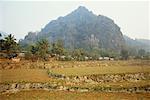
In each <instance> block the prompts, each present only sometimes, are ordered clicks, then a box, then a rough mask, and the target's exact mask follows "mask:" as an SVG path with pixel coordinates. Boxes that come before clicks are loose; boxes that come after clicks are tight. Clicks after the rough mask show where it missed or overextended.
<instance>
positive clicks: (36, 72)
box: [0, 69, 51, 83]
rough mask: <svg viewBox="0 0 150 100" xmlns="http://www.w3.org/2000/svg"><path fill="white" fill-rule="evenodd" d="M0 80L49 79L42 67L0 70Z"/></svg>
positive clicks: (33, 80)
mask: <svg viewBox="0 0 150 100" xmlns="http://www.w3.org/2000/svg"><path fill="white" fill-rule="evenodd" d="M0 76H1V77H0V78H1V79H0V82H1V83H2V82H21V81H25V82H47V81H50V80H51V79H50V78H49V77H48V75H47V72H46V70H42V69H9V70H0Z"/></svg>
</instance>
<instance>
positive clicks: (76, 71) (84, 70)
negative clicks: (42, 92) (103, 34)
mask: <svg viewBox="0 0 150 100" xmlns="http://www.w3.org/2000/svg"><path fill="white" fill-rule="evenodd" d="M51 71H52V72H53V73H58V74H64V75H81V76H82V75H91V74H117V73H136V72H150V66H145V67H140V66H99V67H98V66H97V67H75V68H55V69H51Z"/></svg>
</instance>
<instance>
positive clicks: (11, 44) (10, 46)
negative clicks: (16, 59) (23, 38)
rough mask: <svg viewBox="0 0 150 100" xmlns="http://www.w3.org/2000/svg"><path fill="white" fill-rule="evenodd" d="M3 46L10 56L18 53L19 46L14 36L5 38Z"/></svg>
mask: <svg viewBox="0 0 150 100" xmlns="http://www.w3.org/2000/svg"><path fill="white" fill-rule="evenodd" d="M3 46H4V49H5V50H6V52H7V53H8V54H9V53H12V52H16V51H17V49H18V44H17V42H16V39H15V37H14V35H12V34H10V35H8V36H7V37H5V39H4V44H3Z"/></svg>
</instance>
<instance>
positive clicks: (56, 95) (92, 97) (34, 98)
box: [0, 90, 150, 100]
mask: <svg viewBox="0 0 150 100" xmlns="http://www.w3.org/2000/svg"><path fill="white" fill-rule="evenodd" d="M0 98H1V100H149V99H150V94H144V93H143V94H135V93H133V94H128V93H98V92H89V93H79V92H66V91H43V90H32V91H21V92H18V93H14V94H3V95H0Z"/></svg>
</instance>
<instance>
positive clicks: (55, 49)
mask: <svg viewBox="0 0 150 100" xmlns="http://www.w3.org/2000/svg"><path fill="white" fill-rule="evenodd" d="M51 52H52V54H58V55H64V52H65V49H64V44H63V41H62V40H57V41H56V42H55V43H52V49H51Z"/></svg>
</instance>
